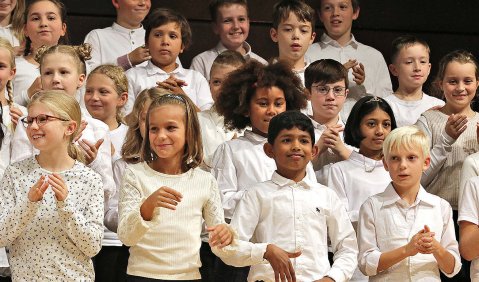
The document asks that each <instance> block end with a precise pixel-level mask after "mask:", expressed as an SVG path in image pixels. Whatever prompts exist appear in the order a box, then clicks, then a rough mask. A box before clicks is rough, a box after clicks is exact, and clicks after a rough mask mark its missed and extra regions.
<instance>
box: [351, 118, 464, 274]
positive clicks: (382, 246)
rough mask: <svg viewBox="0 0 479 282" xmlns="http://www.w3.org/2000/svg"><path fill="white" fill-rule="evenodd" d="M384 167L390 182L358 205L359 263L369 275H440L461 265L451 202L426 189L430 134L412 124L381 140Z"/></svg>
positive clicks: (457, 269) (394, 131)
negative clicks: (427, 134)
mask: <svg viewBox="0 0 479 282" xmlns="http://www.w3.org/2000/svg"><path fill="white" fill-rule="evenodd" d="M383 153H384V158H383V162H384V167H385V168H386V170H387V171H389V175H390V176H391V179H392V182H391V184H389V186H388V187H387V188H386V190H385V191H384V192H382V193H380V194H377V195H374V196H372V197H370V198H369V199H368V200H366V202H364V203H363V205H362V206H361V209H360V210H359V222H358V243H359V256H358V260H359V268H360V269H361V271H362V272H363V273H364V274H365V275H368V276H371V277H370V281H385V280H388V281H419V280H427V281H441V279H440V275H439V270H441V272H442V273H444V274H445V275H446V276H447V277H452V276H454V275H456V274H457V273H458V272H459V270H460V269H461V259H460V256H459V250H458V243H457V241H456V237H455V233H454V223H453V219H452V208H451V205H450V204H449V203H448V202H447V201H446V200H444V199H441V198H439V197H437V196H435V195H433V194H430V193H428V192H426V190H424V188H423V187H422V186H421V184H420V181H421V175H422V172H423V171H425V170H426V169H427V168H428V167H429V164H430V161H431V159H430V156H429V140H428V137H427V136H426V135H425V134H424V133H423V132H422V131H421V130H419V129H418V128H417V127H415V126H405V127H401V128H397V129H395V130H393V131H392V132H391V133H390V134H389V135H388V136H387V137H386V139H385V140H384V145H383Z"/></svg>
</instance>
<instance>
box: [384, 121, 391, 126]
mask: <svg viewBox="0 0 479 282" xmlns="http://www.w3.org/2000/svg"><path fill="white" fill-rule="evenodd" d="M383 127H384V128H390V127H391V122H389V121H385V122H383Z"/></svg>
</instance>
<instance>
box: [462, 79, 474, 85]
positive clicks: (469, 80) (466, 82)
mask: <svg viewBox="0 0 479 282" xmlns="http://www.w3.org/2000/svg"><path fill="white" fill-rule="evenodd" d="M473 82H474V81H473V80H472V79H466V80H464V83H465V84H467V85H469V84H471V83H473Z"/></svg>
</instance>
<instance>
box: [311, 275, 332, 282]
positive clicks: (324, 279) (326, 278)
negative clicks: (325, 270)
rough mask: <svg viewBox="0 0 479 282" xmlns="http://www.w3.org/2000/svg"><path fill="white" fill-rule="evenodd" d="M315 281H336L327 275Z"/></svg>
mask: <svg viewBox="0 0 479 282" xmlns="http://www.w3.org/2000/svg"><path fill="white" fill-rule="evenodd" d="M314 282H334V280H333V278H331V277H328V276H325V277H323V278H321V279H319V280H314Z"/></svg>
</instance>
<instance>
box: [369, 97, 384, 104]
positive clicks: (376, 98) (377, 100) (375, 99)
mask: <svg viewBox="0 0 479 282" xmlns="http://www.w3.org/2000/svg"><path fill="white" fill-rule="evenodd" d="M371 102H376V103H382V99H381V98H379V97H378V96H373V97H372V98H371V99H369V100H368V101H366V103H371Z"/></svg>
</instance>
